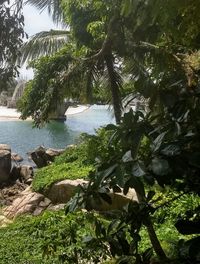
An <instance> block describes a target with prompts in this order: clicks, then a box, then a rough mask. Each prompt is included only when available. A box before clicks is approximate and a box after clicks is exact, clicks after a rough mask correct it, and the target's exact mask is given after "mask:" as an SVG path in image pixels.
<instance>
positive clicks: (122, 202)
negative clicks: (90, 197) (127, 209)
mask: <svg viewBox="0 0 200 264" xmlns="http://www.w3.org/2000/svg"><path fill="white" fill-rule="evenodd" d="M108 195H109V196H110V198H111V200H112V203H111V204H109V203H107V202H105V201H104V200H102V199H100V202H95V201H92V202H91V206H92V209H94V210H96V211H111V210H119V209H121V208H123V207H124V206H126V205H127V204H128V203H129V202H130V201H138V199H137V195H136V192H135V190H134V189H131V188H129V192H128V193H127V195H124V194H123V192H121V193H113V192H110V193H109V194H108Z"/></svg>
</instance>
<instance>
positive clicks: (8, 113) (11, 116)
mask: <svg viewBox="0 0 200 264" xmlns="http://www.w3.org/2000/svg"><path fill="white" fill-rule="evenodd" d="M88 108H89V106H87V105H78V106H77V107H72V106H70V107H69V108H68V109H67V111H66V113H65V114H66V115H67V116H68V115H74V114H79V113H81V112H84V111H85V110H87V109H88ZM19 117H20V113H18V112H17V110H16V109H13V108H7V107H4V106H0V121H13V120H19Z"/></svg>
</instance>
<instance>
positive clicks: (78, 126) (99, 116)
mask: <svg viewBox="0 0 200 264" xmlns="http://www.w3.org/2000/svg"><path fill="white" fill-rule="evenodd" d="M108 123H114V118H113V114H112V112H110V111H109V110H107V107H106V106H92V107H90V108H89V109H87V110H85V111H84V112H82V113H79V114H75V115H70V116H68V117H67V120H66V121H65V122H50V123H49V124H47V125H46V126H45V127H44V128H41V129H38V128H33V127H32V122H31V121H1V122H0V143H1V144H2V143H5V144H9V145H10V146H11V149H12V152H17V153H19V154H20V155H21V156H22V157H23V158H25V160H26V159H27V155H26V153H27V152H29V151H31V150H33V149H34V148H36V147H37V146H40V145H43V146H45V147H51V148H64V147H66V146H67V145H70V144H73V143H76V140H77V139H78V136H79V135H80V134H81V133H83V132H86V133H89V134H93V133H94V132H95V129H97V128H99V127H100V126H103V125H106V124H108Z"/></svg>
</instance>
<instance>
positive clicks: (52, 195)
mask: <svg viewBox="0 0 200 264" xmlns="http://www.w3.org/2000/svg"><path fill="white" fill-rule="evenodd" d="M83 184H87V181H85V180H82V179H77V180H63V181H60V182H57V183H54V184H53V185H51V187H50V188H49V189H48V190H47V191H46V192H45V196H46V197H48V198H49V199H50V200H51V201H52V203H53V204H60V203H66V202H68V201H69V200H70V199H71V197H72V196H73V195H74V193H75V191H76V189H77V187H78V186H79V185H83Z"/></svg>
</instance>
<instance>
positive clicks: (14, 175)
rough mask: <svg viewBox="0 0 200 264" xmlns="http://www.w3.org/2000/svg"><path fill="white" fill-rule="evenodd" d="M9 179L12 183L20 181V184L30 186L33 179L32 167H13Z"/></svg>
mask: <svg viewBox="0 0 200 264" xmlns="http://www.w3.org/2000/svg"><path fill="white" fill-rule="evenodd" d="M10 178H11V180H12V181H16V180H17V179H20V180H21V181H22V182H24V183H27V184H30V183H31V182H32V178H33V167H32V166H30V165H21V166H13V167H12V170H11V173H10Z"/></svg>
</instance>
